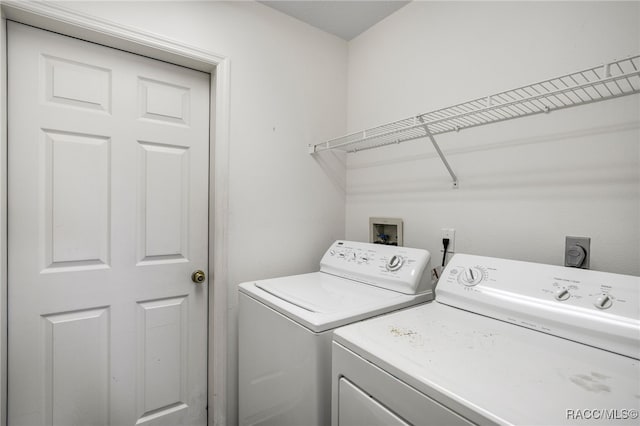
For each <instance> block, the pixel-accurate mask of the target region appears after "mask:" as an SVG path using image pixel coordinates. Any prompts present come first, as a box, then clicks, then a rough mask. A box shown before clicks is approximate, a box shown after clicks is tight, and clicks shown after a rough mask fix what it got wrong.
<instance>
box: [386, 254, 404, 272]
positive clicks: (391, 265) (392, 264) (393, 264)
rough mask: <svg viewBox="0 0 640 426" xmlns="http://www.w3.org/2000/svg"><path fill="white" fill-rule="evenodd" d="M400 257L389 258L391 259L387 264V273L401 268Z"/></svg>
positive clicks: (401, 261)
mask: <svg viewBox="0 0 640 426" xmlns="http://www.w3.org/2000/svg"><path fill="white" fill-rule="evenodd" d="M403 262H404V261H403V260H402V257H400V256H398V255H394V256H391V259H389V261H388V262H387V270H388V271H397V270H398V269H400V268H401V267H402V263H403Z"/></svg>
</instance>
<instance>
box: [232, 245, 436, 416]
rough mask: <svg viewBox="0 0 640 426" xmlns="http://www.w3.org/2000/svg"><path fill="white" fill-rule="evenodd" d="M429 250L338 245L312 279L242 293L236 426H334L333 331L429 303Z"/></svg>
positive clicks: (247, 287) (261, 284)
mask: <svg viewBox="0 0 640 426" xmlns="http://www.w3.org/2000/svg"><path fill="white" fill-rule="evenodd" d="M430 270H431V268H430V254H429V252H427V251H426V250H420V249H412V248H407V247H393V246H384V245H377V244H367V243H359V242H351V241H336V242H335V243H334V244H333V245H332V246H331V247H330V248H329V249H328V250H327V252H326V253H325V255H324V256H323V258H322V260H321V262H320V271H319V272H313V273H310V274H303V275H295V276H288V277H283V278H275V279H268V280H262V281H255V282H247V283H243V284H241V285H240V288H239V290H240V292H239V361H238V362H239V378H238V379H239V384H238V386H239V421H240V424H241V425H258V424H259V425H274V426H287V425H291V426H316V425H328V424H329V423H330V422H331V337H332V333H333V329H334V328H336V327H340V326H342V325H345V324H349V323H353V322H356V321H360V320H363V319H365V318H370V317H374V316H376V315H381V314H384V313H388V312H391V311H395V310H398V309H402V308H406V307H408V306H412V305H416V304H419V303H424V302H428V301H429V300H431V299H432V298H433V295H432V290H433V283H432V280H431V272H430Z"/></svg>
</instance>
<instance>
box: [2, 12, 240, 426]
mask: <svg viewBox="0 0 640 426" xmlns="http://www.w3.org/2000/svg"><path fill="white" fill-rule="evenodd" d="M7 19H8V20H14V21H17V22H21V23H24V24H27V25H32V26H35V27H39V28H42V29H45V30H49V31H54V32H57V33H60V34H63V35H68V36H72V37H77V38H80V39H83V40H86V41H89V42H94V43H98V44H102V45H104V46H107V47H113V48H117V49H121V50H125V51H128V52H131V53H136V54H140V55H144V56H148V57H150V58H153V59H159V60H163V61H166V62H171V63H174V64H177V65H182V66H185V67H188V68H192V69H196V70H199V71H204V72H207V73H209V74H210V75H211V84H210V90H211V92H210V100H211V110H210V111H211V112H210V114H211V115H210V135H209V144H210V150H209V151H210V164H211V167H212V170H210V173H209V183H210V184H209V203H210V208H209V223H210V226H209V239H208V240H209V268H210V269H211V270H210V271H209V276H210V277H212V278H211V279H210V281H209V283H210V284H209V286H210V287H209V343H208V347H209V360H208V389H209V391H208V400H209V407H212V410H209V413H210V415H209V419H208V423H209V424H210V425H224V424H225V423H226V418H227V415H226V405H227V401H226V377H225V373H224V372H225V367H226V364H227V353H226V328H227V315H226V312H227V309H226V306H227V302H226V301H227V289H228V267H227V263H228V262H227V254H226V253H227V247H228V242H227V234H228V214H227V206H228V187H229V185H228V170H229V104H230V92H229V89H230V83H229V70H230V63H229V59H228V58H227V57H225V56H223V55H219V54H216V53H212V52H209V51H206V50H202V49H200V48H197V47H194V46H189V45H186V44H182V43H179V42H176V41H174V40H169V39H166V38H163V37H162V36H158V35H155V34H151V33H147V32H145V31H141V30H139V29H137V28H132V27H128V26H124V25H121V24H118V23H115V22H111V21H107V20H104V19H101V18H97V17H93V16H89V15H86V14H83V13H80V12H77V11H74V10H70V9H68V8H65V7H62V6H60V5H56V4H52V3H44V2H38V3H35V2H24V3H23V2H14V1H3V2H2V3H1V4H0V62H1V63H0V95H1V96H0V99H1V100H2V101H1V103H0V284H1V285H0V310H1V312H0V313H1V314H0V348H1V350H0V425H2V426H4V425H6V400H7V398H6V397H7V395H6V390H7V380H6V377H7V374H6V373H7V371H6V367H7V364H6V359H7V358H6V355H7V334H6V330H7V306H6V300H7V299H6V291H7V249H6V248H7V221H6V217H7V205H6V204H7V192H6V187H7V156H6V152H7V118H6V117H7V104H6V84H7V76H6V71H5V70H6V63H7V52H6V37H5V34H6V20H7ZM213 271H215V278H214V274H213Z"/></svg>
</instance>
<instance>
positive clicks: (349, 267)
mask: <svg viewBox="0 0 640 426" xmlns="http://www.w3.org/2000/svg"><path fill="white" fill-rule="evenodd" d="M430 264H431V255H430V254H429V252H428V251H426V250H422V249H416V248H410V247H396V246H387V245H381V244H371V243H361V242H356V241H343V240H339V241H336V242H335V243H333V244H332V245H331V247H329V249H328V250H327V252H326V253H325V254H324V256H323V257H322V260H321V261H320V271H321V272H325V273H328V274H332V275H337V276H339V277H342V278H348V279H352V280H355V281H359V282H362V283H365V284H371V285H374V286H376V287H381V288H386V289H389V290H393V291H397V292H400V293H405V294H417V293H423V292H430V291H432V289H433V283H432V282H431V273H430V272H429V271H430V269H431V267H430Z"/></svg>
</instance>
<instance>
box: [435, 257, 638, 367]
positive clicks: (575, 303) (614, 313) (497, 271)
mask: <svg viewBox="0 0 640 426" xmlns="http://www.w3.org/2000/svg"><path fill="white" fill-rule="evenodd" d="M436 301H438V302H440V303H443V304H446V305H450V306H454V307H457V308H461V309H465V310H467V311H471V312H475V313H478V314H481V315H485V316H489V317H492V318H496V319H499V320H503V321H508V322H511V323H514V324H517V325H520V326H523V327H527V328H531V329H534V330H538V331H541V332H544V333H548V334H553V335H556V336H560V337H564V338H567V339H571V340H574V341H578V342H581V343H585V344H587V345H591V346H596V347H598V348H601V349H605V350H609V351H612V352H616V353H620V354H622V355H626V356H630V357H632V358H635V359H638V358H639V357H640V277H633V276H629V275H619V274H612V273H606V272H598V271H593V270H586V269H576V268H567V267H563V266H554V265H544V264H537V263H530V262H520V261H515V260H508V259H497V258H491V257H483V256H472V255H465V254H456V255H454V257H453V258H452V259H451V260H450V261H449V264H448V265H447V267H446V268H445V270H444V271H443V273H442V275H441V277H440V281H439V282H438V286H437V288H436Z"/></svg>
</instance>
